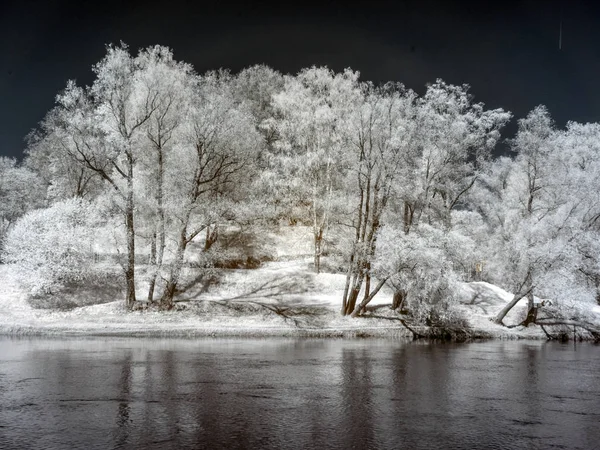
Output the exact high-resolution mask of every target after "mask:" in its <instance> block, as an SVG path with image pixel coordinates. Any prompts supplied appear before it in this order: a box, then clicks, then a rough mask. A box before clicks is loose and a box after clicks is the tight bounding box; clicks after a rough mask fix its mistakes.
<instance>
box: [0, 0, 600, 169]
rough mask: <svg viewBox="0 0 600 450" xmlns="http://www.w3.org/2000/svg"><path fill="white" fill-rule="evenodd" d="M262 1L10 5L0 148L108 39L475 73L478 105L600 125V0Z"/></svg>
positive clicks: (275, 60)
mask: <svg viewBox="0 0 600 450" xmlns="http://www.w3.org/2000/svg"><path fill="white" fill-rule="evenodd" d="M253 3H254V2H248V3H247V4H241V3H235V2H230V1H223V2H215V1H213V2H203V1H195V2H193V1H190V2H183V1H176V0H170V1H163V2H156V3H151V2H149V1H148V2H141V3H139V4H135V3H134V2H126V1H123V2H112V1H108V2H82V1H77V2H72V1H58V0H48V1H39V2H31V1H29V2H28V1H14V2H12V1H10V0H9V1H8V2H7V1H4V2H2V6H0V36H1V39H0V155H4V156H17V157H19V156H20V155H21V154H22V151H23V149H24V145H25V144H24V141H23V139H24V137H25V135H26V134H27V133H28V132H29V131H30V130H31V129H32V128H35V127H36V125H37V123H38V122H39V121H40V120H41V119H42V118H43V117H44V115H45V113H46V112H47V111H48V110H49V109H50V108H51V107H52V106H53V103H54V97H55V95H56V94H57V93H58V92H59V91H60V90H61V89H63V88H64V86H65V84H66V82H67V80H69V79H76V80H77V81H78V83H80V84H91V82H92V81H93V77H92V72H91V66H92V64H94V63H96V62H98V61H99V60H100V59H101V58H102V57H103V56H104V53H105V44H107V43H118V42H119V41H123V42H125V43H127V44H128V45H129V46H130V47H131V49H132V50H135V51H137V49H138V48H140V47H146V46H149V45H154V44H162V45H167V46H170V47H171V48H172V49H173V50H174V52H175V57H176V58H177V59H178V60H183V61H186V62H189V63H192V64H193V65H194V66H195V68H196V70H197V71H198V72H200V73H202V72H204V71H206V70H209V69H217V68H219V67H223V68H229V69H231V70H232V71H234V72H235V71H238V70H240V69H242V68H244V67H247V66H249V65H252V64H256V63H265V64H268V65H269V66H271V67H273V68H275V69H277V70H279V71H282V72H284V73H296V72H297V71H298V70H299V69H301V68H303V67H307V66H311V65H327V66H329V67H330V68H332V69H334V70H336V71H337V70H342V69H343V68H345V67H351V68H352V69H355V70H359V71H360V72H361V76H362V78H363V79H365V80H372V81H375V82H383V81H389V80H393V81H400V82H402V83H404V84H405V85H406V86H408V87H410V88H412V89H415V90H416V91H417V92H419V93H422V92H423V90H424V87H425V84H426V83H428V82H433V81H435V79H436V78H442V79H444V81H446V82H449V83H454V84H461V83H469V84H470V85H471V86H472V89H471V93H472V94H474V95H475V100H476V101H482V102H484V103H485V104H486V105H487V106H488V107H490V108H496V107H503V108H505V109H508V110H510V111H512V112H513V113H514V114H515V116H516V117H517V118H519V117H523V116H524V115H526V114H527V112H528V111H529V110H531V109H532V108H533V107H534V106H536V105H538V104H540V103H543V104H545V105H547V106H548V108H549V110H550V112H551V114H552V115H553V117H554V118H555V120H556V121H557V123H558V125H560V126H563V125H564V123H565V122H566V121H567V120H576V121H580V122H589V121H600V5H596V4H595V3H600V2H594V1H584V0H563V1H561V0H550V1H504V2H501V1H496V2H487V1H477V2H467V1H463V2H458V1H456V2H453V1H443V0H440V1H434V0H422V1H417V0H415V1H401V0H398V1H394V2H367V1H365V2H362V3H360V4H358V3H357V4H356V5H355V6H352V5H351V4H350V2H340V3H339V4H338V3H335V2H328V1H321V2H318V3H307V2H302V3H300V2H282V3H281V4H279V5H278V6H277V5H273V4H266V3H255V4H253ZM257 5H258V6H257ZM561 10H562V12H561ZM561 16H562V23H563V34H562V50H559V48H558V47H559V45H558V44H559V25H560V22H561ZM514 130H515V126H514V121H513V125H512V126H510V127H509V128H508V130H507V132H505V137H510V135H511V134H512V133H514Z"/></svg>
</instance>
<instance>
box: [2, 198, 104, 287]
mask: <svg viewBox="0 0 600 450" xmlns="http://www.w3.org/2000/svg"><path fill="white" fill-rule="evenodd" d="M105 223H106V218H105V217H102V214H101V213H100V212H99V211H98V209H97V207H96V205H93V204H91V203H89V202H87V201H85V200H82V199H78V198H72V199H67V200H64V201H60V202H57V203H55V204H54V205H52V206H51V207H50V208H46V209H37V210H34V211H30V212H28V213H27V214H25V215H24V216H23V217H22V218H20V219H19V220H18V221H17V222H16V223H15V225H14V226H13V227H12V228H11V230H10V231H9V233H8V235H7V237H6V241H5V248H4V253H3V257H4V259H5V261H6V262H7V263H9V264H15V265H16V267H17V269H18V275H19V279H20V280H21V282H22V283H23V285H25V286H26V287H27V288H28V289H29V290H30V292H31V293H32V294H34V295H35V294H43V293H50V292H55V291H57V290H60V289H61V288H62V287H64V286H65V284H68V283H73V282H81V281H85V280H87V279H90V278H92V277H96V276H98V275H99V274H100V273H101V270H100V269H99V268H98V267H97V265H95V263H94V258H93V245H94V243H95V239H96V237H97V235H98V230H99V229H100V228H101V227H102V226H103V225H104V224H105Z"/></svg>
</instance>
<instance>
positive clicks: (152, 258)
mask: <svg viewBox="0 0 600 450" xmlns="http://www.w3.org/2000/svg"><path fill="white" fill-rule="evenodd" d="M149 262H150V266H151V267H152V276H151V278H150V282H149V283H148V303H152V301H153V300H154V285H155V284H156V231H155V232H154V233H152V239H151V241H150V261H149Z"/></svg>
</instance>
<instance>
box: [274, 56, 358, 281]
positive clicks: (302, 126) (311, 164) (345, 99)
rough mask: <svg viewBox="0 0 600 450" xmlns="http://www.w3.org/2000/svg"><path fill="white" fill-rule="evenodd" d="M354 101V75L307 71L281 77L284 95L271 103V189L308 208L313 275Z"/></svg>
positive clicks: (340, 171) (340, 169)
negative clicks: (274, 139)
mask: <svg viewBox="0 0 600 450" xmlns="http://www.w3.org/2000/svg"><path fill="white" fill-rule="evenodd" d="M359 98H360V90H359V88H358V73H356V72H352V71H351V70H346V71H345V72H343V73H338V74H335V73H334V72H332V71H331V70H328V69H327V68H322V67H321V68H317V67H312V68H310V69H305V70H303V71H301V72H300V73H299V74H298V75H297V76H295V77H293V76H286V77H285V85H284V89H283V91H282V92H280V93H279V94H276V95H275V96H274V97H273V106H274V109H275V114H276V116H275V117H274V118H273V119H272V120H271V121H270V122H268V123H267V124H266V126H267V127H272V128H273V129H274V130H275V132H276V133H277V136H278V138H279V140H278V141H277V142H276V144H275V148H276V149H277V152H276V153H275V154H274V157H273V165H274V166H275V167H276V168H277V169H276V170H275V171H276V175H275V177H276V180H275V183H274V185H275V187H276V189H277V190H278V191H279V192H280V193H282V194H283V195H284V196H289V197H291V199H292V201H293V202H295V203H298V202H302V203H303V204H305V205H306V206H307V207H308V210H309V215H310V222H311V224H312V231H313V243H314V267H315V271H316V272H317V273H318V272H319V271H320V264H321V256H322V254H323V250H324V248H323V247H324V242H325V236H326V233H327V230H328V228H329V226H330V222H331V218H332V215H333V214H334V210H335V209H336V208H337V207H338V206H340V205H339V203H340V202H339V201H338V200H340V195H339V193H340V186H341V184H342V179H343V171H344V167H345V166H346V164H345V163H344V159H345V156H344V150H345V145H344V144H345V136H344V131H345V130H344V128H345V126H344V124H343V123H344V121H346V120H348V119H347V117H348V116H349V114H350V112H351V110H352V109H353V107H354V105H355V104H356V102H357V100H358V99H359Z"/></svg>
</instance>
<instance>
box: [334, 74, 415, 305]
mask: <svg viewBox="0 0 600 450" xmlns="http://www.w3.org/2000/svg"><path fill="white" fill-rule="evenodd" d="M415 99H416V95H415V94H414V93H413V92H412V91H410V90H406V89H404V87H403V86H401V85H394V84H387V85H385V86H384V87H382V88H375V87H373V86H372V85H370V84H365V85H363V99H362V103H361V104H360V105H359V106H358V107H357V108H356V110H355V114H354V115H353V116H352V120H351V123H349V124H348V135H349V149H348V150H349V151H350V152H351V155H352V156H351V159H350V160H349V161H350V164H351V175H350V179H351V183H350V184H349V186H348V189H349V190H350V193H351V195H352V198H353V200H354V201H355V202H356V203H355V210H354V215H353V217H352V228H353V231H354V238H353V243H352V250H351V253H350V255H349V258H348V259H349V260H348V271H347V274H346V286H345V288H344V295H343V300H342V314H345V315H347V314H353V315H357V314H359V313H360V311H361V310H362V309H363V308H364V307H365V306H366V305H367V303H369V302H370V301H371V299H372V298H373V297H374V296H375V295H376V294H377V292H378V291H379V290H380V289H381V287H382V286H383V284H384V283H385V282H386V280H387V277H382V278H380V280H379V282H378V284H377V285H376V286H375V287H374V288H373V289H371V266H372V262H373V258H374V256H375V253H376V247H377V245H376V242H377V237H378V233H379V229H380V227H381V226H382V225H383V223H382V217H383V214H384V213H385V211H386V208H387V206H388V202H389V201H390V198H391V196H392V195H394V194H395V191H394V187H395V185H396V183H402V182H403V181H405V180H400V179H399V176H400V172H401V170H402V168H404V166H405V165H406V163H407V155H408V153H409V149H410V147H411V146H413V145H415V140H416V129H417V128H416V121H415V118H416V108H415ZM363 283H364V296H363V299H362V301H361V302H360V303H359V304H358V305H357V304H356V303H357V300H358V296H359V294H360V292H361V289H362V288H363Z"/></svg>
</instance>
